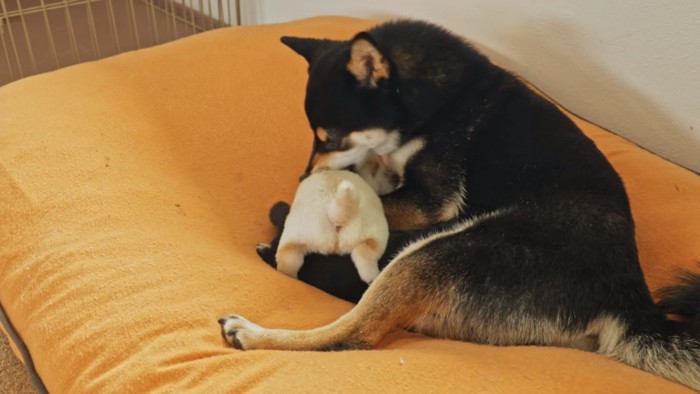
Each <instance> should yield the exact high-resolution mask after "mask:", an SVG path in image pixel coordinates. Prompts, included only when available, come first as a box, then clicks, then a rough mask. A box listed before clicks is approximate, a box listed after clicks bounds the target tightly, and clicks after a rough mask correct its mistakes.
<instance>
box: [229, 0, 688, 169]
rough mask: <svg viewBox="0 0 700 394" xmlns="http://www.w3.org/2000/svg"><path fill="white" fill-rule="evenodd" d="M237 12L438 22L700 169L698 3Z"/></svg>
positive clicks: (602, 119) (315, 3) (586, 113)
mask: <svg viewBox="0 0 700 394" xmlns="http://www.w3.org/2000/svg"><path fill="white" fill-rule="evenodd" d="M242 6H243V11H242V12H241V14H242V16H243V21H244V23H248V24H250V23H273V22H282V21H288V20H293V19H299V18H305V17H309V16H315V15H324V14H336V15H338V14H340V15H349V16H357V17H370V18H377V17H383V18H386V17H395V16H405V17H413V18H420V19H425V20H429V21H433V22H436V23H439V24H441V25H443V26H445V27H447V28H449V29H451V30H453V31H455V32H457V33H459V34H461V35H463V36H465V37H467V38H468V39H469V40H471V41H472V42H474V43H475V44H477V46H478V47H480V48H482V49H483V50H484V51H485V52H486V53H487V54H489V55H490V56H491V57H492V58H493V59H494V60H496V61H497V63H499V64H501V65H503V66H505V67H506V68H509V69H511V70H513V71H515V72H517V73H519V74H521V75H523V76H524V77H525V78H526V79H528V80H529V81H531V82H532V83H534V84H535V85H537V86H538V87H539V88H540V89H542V90H543V91H544V92H545V93H547V94H548V95H550V96H551V97H553V98H554V99H555V100H557V101H558V102H559V103H561V104H562V105H564V106H565V107H567V108H568V109H570V110H571V111H573V112H574V113H576V114H578V115H579V116H582V117H584V118H586V119H588V120H591V121H593V122H595V123H597V124H599V125H601V126H604V127H606V128H608V129H610V130H612V131H614V132H616V133H618V134H619V135H622V136H624V137H626V138H628V139H630V140H632V141H634V142H636V143H637V144H639V145H641V146H643V147H645V148H647V149H648V150H650V151H653V152H655V153H657V154H659V155H661V156H663V157H665V158H667V159H669V160H671V161H674V162H676V163H678V164H681V165H683V166H685V167H687V168H690V169H692V170H694V171H700V1H699V0H656V1H654V0H616V1H611V0H579V1H576V0H568V1H567V0H560V1H557V0H528V1H525V0H430V1H426V0H354V1H338V0H325V1H324V0H305V1H301V0H297V1H288V0H248V1H243V3H242ZM348 38H349V37H348Z"/></svg>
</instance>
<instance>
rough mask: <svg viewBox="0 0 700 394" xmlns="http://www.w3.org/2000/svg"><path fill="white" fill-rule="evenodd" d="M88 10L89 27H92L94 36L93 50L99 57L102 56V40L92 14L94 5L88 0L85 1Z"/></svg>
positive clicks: (91, 31) (91, 30) (91, 33)
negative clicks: (98, 36) (99, 37)
mask: <svg viewBox="0 0 700 394" xmlns="http://www.w3.org/2000/svg"><path fill="white" fill-rule="evenodd" d="M85 7H86V12H87V14H88V27H89V28H90V35H91V36H92V39H91V41H92V51H93V52H94V54H95V57H96V58H97V59H99V58H101V57H102V54H101V53H100V41H99V40H98V39H97V29H95V18H94V16H93V15H92V5H90V2H89V1H88V2H87V3H85Z"/></svg>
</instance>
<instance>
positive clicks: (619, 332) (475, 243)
mask: <svg viewBox="0 0 700 394" xmlns="http://www.w3.org/2000/svg"><path fill="white" fill-rule="evenodd" d="M283 42H284V43H285V44H287V45H288V46H290V47H291V48H292V49H294V50H295V51H296V52H298V53H299V54H301V55H302V56H304V57H305V58H306V59H307V61H308V62H309V81H308V85H307V90H306V103H305V107H306V114H307V116H308V118H309V122H310V125H311V128H312V130H313V132H314V135H315V139H314V147H313V150H312V154H311V158H310V160H309V166H308V168H307V172H309V171H312V170H314V169H318V168H321V167H329V168H336V167H337V166H339V165H341V164H343V165H347V163H348V161H349V160H350V159H352V157H354V156H353V155H355V154H356V152H357V151H358V150H359V149H366V148H368V147H372V148H373V149H374V147H380V148H381V149H382V150H383V151H386V152H391V151H392V149H398V148H399V147H402V146H405V145H406V144H412V145H414V146H416V147H417V148H419V149H415V151H414V152H413V153H414V154H413V156H412V157H411V158H410V159H409V160H408V161H407V163H406V167H405V171H404V183H403V185H402V187H400V188H399V189H397V190H396V191H394V192H392V193H390V194H388V195H386V196H384V198H383V204H384V208H385V211H386V214H387V218H388V220H389V226H390V228H391V229H392V230H406V229H421V228H425V227H426V226H431V225H434V224H437V223H445V222H448V221H449V220H458V221H459V222H458V224H457V225H454V226H451V227H449V228H448V229H445V230H443V231H441V232H439V233H437V234H434V235H432V236H429V237H426V238H424V239H420V240H417V241H415V242H413V243H411V244H410V245H409V246H408V247H406V248H404V249H402V250H401V252H400V253H398V254H397V255H396V256H395V257H394V258H393V259H392V260H391V262H390V263H389V264H388V265H387V266H386V267H385V268H384V270H383V271H382V272H381V274H380V275H379V276H378V277H377V278H376V279H375V280H374V281H373V282H372V284H371V285H370V286H369V288H368V289H367V291H366V292H365V294H364V295H363V296H362V299H361V300H360V302H359V303H358V304H357V306H356V307H355V308H353V309H352V310H351V311H349V312H348V313H347V314H345V315H344V316H342V317H340V318H339V319H338V320H337V321H335V322H332V323H330V324H328V325H326V326H324V327H320V328H316V329H313V330H302V331H293V330H276V329H275V330H269V329H265V328H262V327H260V326H258V325H256V324H253V323H251V322H249V321H247V320H245V319H244V318H242V317H240V316H236V315H231V316H227V317H225V318H223V319H221V326H222V333H223V334H224V337H225V338H226V340H227V341H228V342H229V343H230V344H232V345H233V346H235V347H237V348H241V349H289V350H329V349H367V348H371V347H372V346H373V345H374V344H376V343H377V342H378V341H379V340H380V339H381V338H382V337H383V336H384V335H385V334H386V333H388V332H389V331H391V330H393V329H394V328H396V327H404V328H411V329H413V330H415V331H418V332H422V333H425V334H428V335H432V336H435V337H440V338H452V339H459V340H466V341H475V342H480V343H487V344H497V345H555V346H570V347H579V348H586V349H590V350H595V351H597V352H598V353H600V354H602V355H605V356H607V357H610V358H613V359H616V360H619V361H621V362H624V363H626V364H629V365H632V366H635V367H637V368H641V369H643V370H646V371H650V372H653V373H656V374H658V375H661V376H664V377H666V378H668V379H671V380H674V381H677V382H680V383H682V384H685V385H687V386H690V387H693V388H695V389H697V390H700V332H699V331H698V328H697V327H698V325H693V324H688V325H685V326H683V327H681V326H680V325H677V324H674V323H673V322H671V321H668V320H667V319H666V316H665V315H664V313H663V311H662V309H661V308H660V307H659V306H657V305H655V304H654V302H653V300H652V297H651V295H650V294H649V290H648V288H647V286H646V284H645V282H644V276H643V275H642V270H641V267H640V265H639V258H638V256H637V248H636V244H635V237H634V222H633V220H632V215H631V212H630V208H629V203H628V200H627V195H626V193H625V189H624V187H623V184H622V181H621V180H620V178H619V176H618V175H617V173H616V172H615V171H614V169H613V168H612V166H611V165H610V164H609V163H608V161H607V160H606V158H605V157H604V156H603V155H602V154H601V152H600V151H599V150H598V149H597V148H596V146H595V145H594V144H593V142H592V141H591V140H590V139H588V138H587V137H586V136H585V135H584V134H583V133H582V132H581V131H580V130H579V129H578V128H577V127H576V125H575V124H574V123H573V122H572V121H571V120H570V119H569V118H567V117H566V116H565V115H564V114H563V113H561V112H560V111H559V110H558V109H557V108H556V107H555V106H554V105H553V104H551V103H550V102H548V101H547V100H545V99H543V98H542V97H540V96H538V95H537V94H535V93H534V92H532V91H531V90H530V89H528V88H527V86H525V85H524V84H523V83H522V82H521V81H520V80H518V78H516V77H515V76H513V75H512V74H511V73H509V72H507V71H505V70H503V69H501V68H499V67H497V66H495V65H493V64H491V63H490V62H489V60H488V59H487V58H486V57H484V56H483V55H481V54H480V53H478V52H477V51H475V50H474V49H473V48H472V47H470V46H469V45H468V44H466V43H465V42H464V40H463V39H461V38H460V37H458V36H455V35H453V34H451V33H449V32H447V31H445V30H444V29H441V28H439V27H436V26H433V25H430V24H426V23H422V22H414V21H399V22H391V23H386V24H383V25H380V26H377V27H375V28H373V29H371V30H369V31H367V32H362V33H360V34H358V35H357V36H355V38H353V39H352V40H349V41H331V40H317V39H306V38H289V37H285V38H283ZM667 295H669V296H670V299H667V300H666V301H664V304H663V305H666V306H669V307H670V308H673V309H675V310H676V311H677V312H680V313H682V314H685V315H686V318H687V319H689V321H691V322H692V319H698V318H699V316H700V276H698V275H697V274H689V277H688V279H687V280H686V281H685V282H684V283H683V284H682V285H681V286H679V287H678V288H676V289H675V290H674V291H673V292H670V293H667Z"/></svg>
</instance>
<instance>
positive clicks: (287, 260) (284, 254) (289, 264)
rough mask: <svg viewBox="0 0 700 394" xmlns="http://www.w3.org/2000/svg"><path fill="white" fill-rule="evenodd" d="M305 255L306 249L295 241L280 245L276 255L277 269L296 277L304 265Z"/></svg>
mask: <svg viewBox="0 0 700 394" xmlns="http://www.w3.org/2000/svg"><path fill="white" fill-rule="evenodd" d="M305 255H306V249H305V248H304V246H303V245H299V244H294V243H288V244H283V245H280V246H279V248H278V249H277V254H276V255H275V259H276V260H277V271H279V272H282V273H283V274H286V275H289V276H291V277H293V278H296V277H297V274H298V273H299V270H300V269H301V266H302V265H304V256H305Z"/></svg>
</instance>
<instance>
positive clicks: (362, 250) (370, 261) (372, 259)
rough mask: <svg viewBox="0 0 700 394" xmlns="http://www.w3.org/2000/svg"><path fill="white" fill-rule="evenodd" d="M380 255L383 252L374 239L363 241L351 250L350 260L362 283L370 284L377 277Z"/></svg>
mask: <svg viewBox="0 0 700 394" xmlns="http://www.w3.org/2000/svg"><path fill="white" fill-rule="evenodd" d="M382 253H384V250H382V248H380V247H379V243H378V242H377V241H376V240H374V239H368V240H365V241H363V242H361V243H360V244H359V245H357V246H355V249H353V250H352V253H351V254H350V258H351V259H352V262H353V263H355V268H357V273H358V274H360V279H362V281H363V282H365V283H371V282H372V281H373V280H374V278H376V277H377V275H379V259H380V258H381V257H382Z"/></svg>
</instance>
